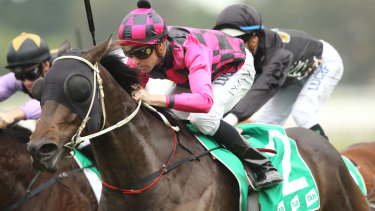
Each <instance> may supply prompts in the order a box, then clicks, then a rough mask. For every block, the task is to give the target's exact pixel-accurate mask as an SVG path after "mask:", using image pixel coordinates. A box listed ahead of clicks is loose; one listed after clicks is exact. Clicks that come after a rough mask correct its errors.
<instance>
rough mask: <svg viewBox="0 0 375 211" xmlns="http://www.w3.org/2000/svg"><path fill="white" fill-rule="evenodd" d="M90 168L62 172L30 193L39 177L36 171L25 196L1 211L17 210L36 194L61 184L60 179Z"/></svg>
mask: <svg viewBox="0 0 375 211" xmlns="http://www.w3.org/2000/svg"><path fill="white" fill-rule="evenodd" d="M92 166H93V165H91V166H85V167H83V168H78V169H74V170H72V171H69V172H62V173H60V174H59V175H57V176H55V177H54V178H51V179H49V180H48V181H47V182H45V183H43V184H41V185H39V186H38V187H36V188H35V189H34V190H32V191H30V189H31V186H32V185H33V184H34V183H35V181H36V180H37V178H38V177H39V175H40V171H38V173H37V174H36V175H35V176H34V177H33V179H32V180H31V182H30V184H29V185H28V187H27V193H26V195H25V196H23V197H22V198H20V199H18V200H17V201H16V202H14V203H13V204H11V205H10V206H8V207H6V208H5V209H4V210H2V211H11V210H13V209H15V208H17V207H18V206H20V205H21V204H22V203H24V202H25V201H27V200H29V199H30V198H32V197H34V196H35V195H37V194H38V193H40V192H41V191H42V190H44V189H46V188H48V187H49V186H51V185H53V184H54V183H56V182H61V180H62V179H64V178H66V177H68V176H69V175H72V174H75V173H78V172H80V171H83V170H84V169H85V168H90V167H92Z"/></svg>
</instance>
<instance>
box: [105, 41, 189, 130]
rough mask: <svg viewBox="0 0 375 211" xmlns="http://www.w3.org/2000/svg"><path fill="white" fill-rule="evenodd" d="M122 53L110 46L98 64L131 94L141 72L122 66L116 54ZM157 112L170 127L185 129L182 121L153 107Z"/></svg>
mask: <svg viewBox="0 0 375 211" xmlns="http://www.w3.org/2000/svg"><path fill="white" fill-rule="evenodd" d="M119 50H120V51H122V50H121V48H120V47H119V46H118V45H117V44H112V45H111V47H110V49H109V50H108V51H107V53H106V54H105V55H104V56H103V58H102V59H101V60H100V64H101V65H103V66H104V67H105V68H106V69H107V70H108V72H109V73H110V74H111V75H112V77H113V78H114V79H115V80H116V82H117V83H118V84H119V85H120V86H121V87H122V88H123V89H124V90H125V91H127V92H128V93H131V92H132V91H133V90H134V88H133V87H132V85H134V84H140V83H141V72H140V71H139V70H138V69H135V68H131V67H129V66H128V65H126V64H124V63H123V61H122V58H121V57H120V56H119V55H118V54H117V53H116V51H119ZM155 109H157V110H158V111H159V112H161V113H163V114H164V115H165V116H166V118H167V119H168V120H169V121H170V123H171V124H172V125H178V126H179V127H185V124H184V123H183V121H179V120H178V118H177V117H176V116H175V115H174V114H173V113H172V112H170V111H169V109H165V108H161V107H155ZM151 114H152V115H154V116H156V117H157V118H159V119H160V117H159V116H158V115H157V114H156V113H154V112H151Z"/></svg>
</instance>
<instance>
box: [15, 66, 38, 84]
mask: <svg viewBox="0 0 375 211" xmlns="http://www.w3.org/2000/svg"><path fill="white" fill-rule="evenodd" d="M42 70H43V65H42V64H39V66H38V67H35V68H33V69H31V70H25V69H24V68H22V67H17V68H14V69H13V72H14V75H15V77H16V79H17V80H20V81H24V80H26V79H27V80H30V81H35V80H36V79H38V78H39V77H40V76H41V75H42Z"/></svg>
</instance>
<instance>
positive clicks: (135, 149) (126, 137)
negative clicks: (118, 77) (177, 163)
mask: <svg viewBox="0 0 375 211" xmlns="http://www.w3.org/2000/svg"><path fill="white" fill-rule="evenodd" d="M103 80H104V82H105V87H104V90H105V107H106V113H107V120H106V126H105V127H106V128H107V127H110V126H113V125H115V124H116V123H118V122H119V121H121V120H123V119H125V118H126V117H128V116H129V115H130V114H131V113H132V112H133V111H134V110H135V109H136V107H137V104H136V103H135V102H134V100H133V99H132V98H131V96H130V95H129V94H128V93H126V92H125V91H123V90H122V88H121V87H120V86H118V85H117V83H116V82H115V81H114V80H113V78H112V77H107V76H103ZM158 124H159V125H161V124H162V123H161V122H160V121H158V120H156V119H155V117H153V116H152V115H150V114H149V113H148V111H147V110H145V109H142V108H141V109H140V110H139V112H138V113H137V114H136V116H135V117H134V118H133V119H132V120H130V121H129V122H128V123H127V124H125V125H123V126H122V127H120V128H117V129H115V130H113V131H111V132H110V133H108V134H106V135H103V136H101V137H99V138H97V139H94V140H91V144H92V146H93V147H94V151H95V156H96V158H97V162H98V165H99V169H100V171H101V173H102V176H103V179H104V180H109V182H113V183H115V184H122V181H124V183H127V182H125V181H134V180H136V179H139V178H141V177H144V176H145V175H144V174H145V172H146V173H151V172H152V171H155V170H156V169H160V168H161V167H162V164H163V162H165V160H166V159H167V157H168V155H169V154H170V153H171V150H172V149H173V148H172V147H173V142H172V140H171V141H169V143H168V144H167V145H168V146H164V150H163V144H162V141H161V140H159V139H160V138H162V137H163V136H166V135H164V134H163V132H162V131H160V130H157V129H158V128H159V126H158ZM162 127H164V125H162ZM164 128H165V127H164ZM157 131H159V132H157ZM168 131H169V134H168V136H169V137H168V138H169V139H172V135H171V134H172V132H171V131H170V130H168ZM164 133H165V132H164ZM166 149H168V151H165V150H166ZM129 172H131V173H129ZM116 178H118V179H119V180H121V181H119V180H117V179H116Z"/></svg>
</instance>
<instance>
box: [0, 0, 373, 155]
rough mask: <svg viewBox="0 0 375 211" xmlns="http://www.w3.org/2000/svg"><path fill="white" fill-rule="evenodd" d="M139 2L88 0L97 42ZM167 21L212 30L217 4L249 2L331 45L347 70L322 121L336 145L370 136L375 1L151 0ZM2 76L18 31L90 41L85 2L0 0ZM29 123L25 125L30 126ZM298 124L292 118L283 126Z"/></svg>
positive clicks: (2, 107)
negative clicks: (8, 50)
mask: <svg viewBox="0 0 375 211" xmlns="http://www.w3.org/2000/svg"><path fill="white" fill-rule="evenodd" d="M136 2H137V0H131V1H130V0H128V1H120V0H106V1H103V0H91V7H92V12H93V17H94V23H95V29H96V30H95V37H96V41H97V43H99V42H102V41H104V40H106V39H108V38H109V37H110V35H113V40H117V39H118V27H119V25H120V23H121V21H122V19H123V18H124V16H125V15H126V14H128V13H129V12H130V11H131V10H133V9H135V8H136ZM150 2H151V5H152V8H154V9H155V10H156V11H157V12H158V13H159V14H160V15H161V16H162V17H163V18H164V20H165V21H166V23H167V24H168V25H182V26H190V27H196V28H212V27H213V26H214V25H215V22H216V18H217V16H218V14H219V13H220V11H221V10H223V9H224V8H225V7H226V6H228V5H231V4H236V3H246V4H250V5H252V6H254V7H255V8H257V9H258V11H259V12H260V13H261V14H262V17H263V23H264V25H265V27H267V28H291V29H299V30H302V31H306V32H308V33H309V34H311V35H313V36H314V37H316V38H317V39H322V40H325V41H327V42H329V43H330V44H332V45H333V46H334V47H335V48H336V49H337V51H338V52H339V53H340V55H341V57H342V59H343V61H344V67H345V70H344V75H343V78H342V80H341V82H340V84H339V85H338V87H337V88H336V89H335V90H334V92H333V94H332V97H331V98H330V99H329V100H328V102H327V103H326V104H325V105H324V106H323V108H322V110H321V112H320V114H319V119H320V120H321V121H320V122H321V125H322V126H323V128H324V129H325V130H326V133H327V134H328V136H329V138H330V140H331V142H332V143H333V144H334V145H335V146H336V147H337V148H338V149H341V148H343V147H345V146H347V145H349V144H351V143H354V142H363V141H375V137H374V135H375V112H374V108H375V63H374V62H373V60H372V59H374V55H375V48H374V43H375V28H374V25H375V13H374V8H375V2H374V1H371V0H359V1H352V0H330V1H326V0H314V1H309V0H283V1H271V0H257V1H256V0H225V1H217V0H203V1H202V0H173V1H171V0H151V1H150ZM0 32H1V33H0V74H1V75H2V74H5V73H7V70H6V69H5V68H3V67H4V66H5V65H6V52H7V49H8V46H9V44H10V42H11V40H12V39H13V38H14V37H16V36H18V35H19V34H20V33H21V32H28V33H35V34H39V35H40V36H41V37H42V38H43V39H44V40H45V41H46V42H47V43H48V45H49V47H50V49H55V48H58V47H59V46H60V44H61V43H62V42H63V40H64V39H68V40H69V41H70V42H71V45H72V46H73V47H76V48H81V49H89V48H91V47H92V39H91V34H90V31H89V28H88V24H87V17H86V12H85V7H84V1H83V0H64V1H57V0H49V1H45V0H0ZM25 99H27V96H26V95H24V94H22V93H18V94H17V95H15V96H13V97H12V98H11V99H9V100H7V101H5V102H2V103H0V111H6V110H9V109H12V108H15V107H16V106H18V105H22V104H23V103H24V100H25ZM33 124H34V122H29V121H26V122H25V125H27V126H29V127H31V128H33ZM290 126H295V124H294V121H293V120H292V119H289V120H288V122H287V124H286V127H290Z"/></svg>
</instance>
